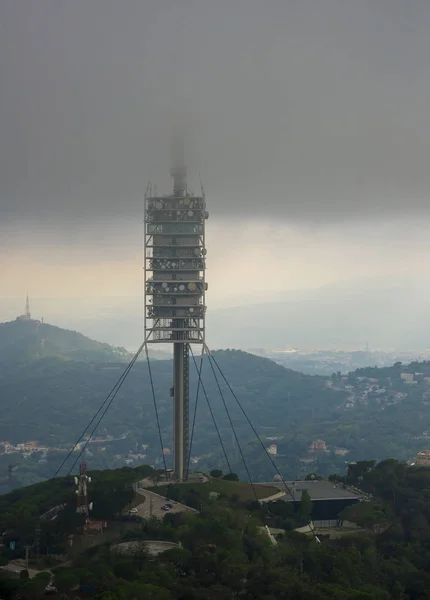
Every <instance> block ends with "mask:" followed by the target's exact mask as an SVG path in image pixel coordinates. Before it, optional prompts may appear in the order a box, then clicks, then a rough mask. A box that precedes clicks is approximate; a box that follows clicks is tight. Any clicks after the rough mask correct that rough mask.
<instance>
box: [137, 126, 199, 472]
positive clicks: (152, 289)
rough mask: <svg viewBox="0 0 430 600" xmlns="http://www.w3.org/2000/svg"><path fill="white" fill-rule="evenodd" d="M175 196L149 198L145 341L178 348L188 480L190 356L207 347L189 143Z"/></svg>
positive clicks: (179, 149) (176, 442)
mask: <svg viewBox="0 0 430 600" xmlns="http://www.w3.org/2000/svg"><path fill="white" fill-rule="evenodd" d="M173 150H174V152H173V154H174V156H173V167H172V169H171V171H170V174H171V176H172V178H173V193H172V194H170V195H167V196H158V195H157V194H156V192H155V193H154V195H152V188H151V187H149V189H148V192H147V194H146V195H145V259H144V261H145V267H144V268H145V339H146V341H147V342H148V343H158V344H160V343H161V344H173V388H172V390H171V395H172V396H173V475H174V478H175V479H176V480H177V481H184V480H186V479H187V477H188V453H189V351H190V344H199V345H204V344H205V312H206V306H205V291H206V290H207V283H206V281H205V256H206V246H205V220H206V219H207V218H208V217H209V214H208V212H207V211H206V202H205V196H204V193H203V190H202V192H201V196H194V195H193V194H191V193H190V191H189V190H188V187H187V169H186V166H185V162H184V141H183V138H182V137H179V138H177V139H176V140H175V143H174V148H173Z"/></svg>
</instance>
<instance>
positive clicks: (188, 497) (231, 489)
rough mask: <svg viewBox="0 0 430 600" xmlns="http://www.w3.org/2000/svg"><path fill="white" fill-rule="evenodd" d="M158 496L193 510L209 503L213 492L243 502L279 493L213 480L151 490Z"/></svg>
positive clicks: (242, 484) (258, 487)
mask: <svg viewBox="0 0 430 600" xmlns="http://www.w3.org/2000/svg"><path fill="white" fill-rule="evenodd" d="M151 489H152V490H153V491H154V492H156V493H157V494H161V495H162V496H168V497H169V498H171V499H172V500H176V501H177V502H183V503H185V504H187V505H188V506H192V507H193V508H199V502H200V501H201V500H203V501H208V500H209V499H210V494H211V492H215V493H216V494H219V495H220V496H221V497H223V498H232V497H235V498H237V500H239V501H241V502H246V501H247V500H251V501H253V500H255V497H256V496H257V498H258V499H259V500H260V499H261V498H268V497H269V496H273V495H274V494H277V493H278V492H279V489H278V488H276V487H271V486H268V485H258V484H254V485H251V484H249V483H244V482H239V481H229V480H226V479H216V478H211V479H210V480H209V481H207V482H205V483H181V484H177V485H159V486H157V487H154V488H151Z"/></svg>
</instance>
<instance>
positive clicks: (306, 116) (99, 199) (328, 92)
mask: <svg viewBox="0 0 430 600" xmlns="http://www.w3.org/2000/svg"><path fill="white" fill-rule="evenodd" d="M429 31H430V3H429V2H428V0H409V1H408V2H406V1H405V0H266V1H265V2H263V1H262V0H216V2H214V1H210V0H195V1H192V0H121V1H120V0H70V1H66V0H3V2H1V3H0V85H1V101H0V128H1V138H0V203H1V204H0V251H1V253H0V282H2V284H1V286H0V295H3V296H18V295H22V294H23V293H24V292H25V291H27V289H28V290H29V292H30V293H32V294H33V295H36V296H37V295H45V296H46V295H48V296H49V295H54V296H55V295H56V296H59V295H65V296H71V295H83V294H89V295H97V294H113V295H120V294H124V295H127V294H139V293H140V291H141V285H142V274H141V263H142V247H141V238H142V223H141V221H142V217H143V193H144V190H145V188H146V185H147V182H148V180H149V179H151V180H152V181H153V183H157V184H158V189H159V191H160V192H165V193H166V192H169V190H170V186H171V183H170V181H169V178H168V167H169V135H170V133H171V131H172V127H174V126H175V125H176V124H178V123H180V124H182V125H184V126H185V127H186V130H187V162H188V164H189V173H190V181H191V182H192V183H193V184H194V186H195V188H196V190H198V188H199V173H200V175H201V177H202V179H203V183H204V185H205V189H206V194H207V200H208V205H209V210H210V214H211V218H210V219H209V221H207V228H208V244H209V255H208V256H209V258H208V267H209V271H208V280H209V282H210V294H209V299H211V298H212V302H213V306H218V305H221V304H222V302H223V299H224V298H225V297H227V296H234V295H238V293H239V292H240V293H243V290H244V289H245V287H246V289H249V295H250V301H251V300H252V294H253V293H255V294H257V293H260V294H261V293H262V292H264V290H268V292H271V291H279V290H282V289H297V288H306V287H317V286H319V285H323V284H324V283H328V282H331V281H337V280H342V279H351V278H353V277H355V276H356V277H359V276H362V275H376V276H377V275H380V274H387V273H389V274H391V273H393V274H396V273H397V272H400V271H402V272H403V271H405V270H408V269H410V268H412V269H415V270H417V271H420V270H421V269H423V268H426V265H427V262H428V261H427V256H428V254H429V251H430V248H429V243H428V241H427V239H428V235H427V229H428V225H427V224H428V220H429V218H430V215H429V201H428V196H429V190H430V168H429V167H430V165H429V157H430V117H429V100H428V99H429V97H430V36H429ZM256 274H258V275H259V276H258V281H256V279H257V278H256V277H255V276H256ZM0 317H1V315H0Z"/></svg>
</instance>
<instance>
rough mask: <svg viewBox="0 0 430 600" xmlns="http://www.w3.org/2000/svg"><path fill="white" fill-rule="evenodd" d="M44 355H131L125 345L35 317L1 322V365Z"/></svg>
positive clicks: (82, 358)
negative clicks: (106, 342) (105, 340)
mask: <svg viewBox="0 0 430 600" xmlns="http://www.w3.org/2000/svg"><path fill="white" fill-rule="evenodd" d="M44 357H56V358H59V359H60V358H61V359H68V360H75V361H89V362H110V361H114V362H118V361H120V360H125V359H127V358H131V356H130V355H129V353H128V352H127V350H125V348H114V347H113V346H109V344H102V343H101V342H96V341H94V340H90V339H89V338H87V337H85V336H84V335H82V334H81V333H78V332H76V331H68V330H66V329H61V328H60V327H55V326H53V325H48V324H47V323H42V322H40V321H36V320H33V319H29V320H19V319H18V320H16V321H10V322H8V323H0V365H2V366H3V367H4V366H5V365H7V367H8V369H11V368H12V369H13V368H15V367H16V366H20V365H26V364H27V362H28V361H29V360H34V359H40V358H44Z"/></svg>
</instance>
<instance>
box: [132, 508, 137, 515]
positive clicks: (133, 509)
mask: <svg viewBox="0 0 430 600" xmlns="http://www.w3.org/2000/svg"><path fill="white" fill-rule="evenodd" d="M138 512H139V511H138V510H137V508H132V509H131V510H130V514H131V515H135V514H136V513H138Z"/></svg>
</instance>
